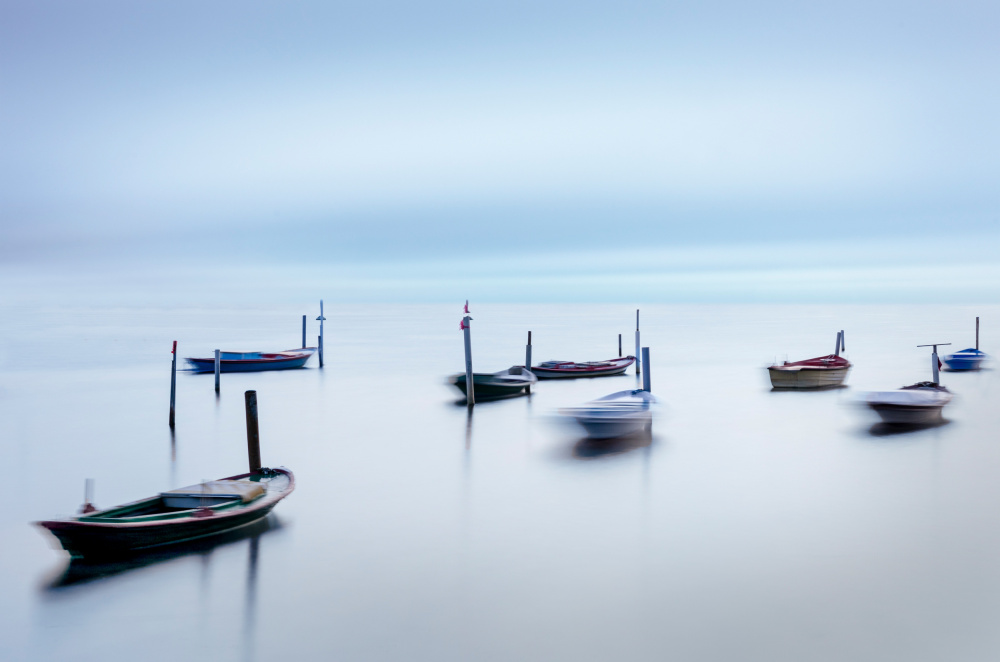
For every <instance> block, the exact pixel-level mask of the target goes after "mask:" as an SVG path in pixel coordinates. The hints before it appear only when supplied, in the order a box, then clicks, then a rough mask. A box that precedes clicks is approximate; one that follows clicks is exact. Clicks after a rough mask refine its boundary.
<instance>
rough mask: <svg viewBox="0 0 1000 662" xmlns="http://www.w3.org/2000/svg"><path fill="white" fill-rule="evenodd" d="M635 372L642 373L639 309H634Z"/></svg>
mask: <svg viewBox="0 0 1000 662" xmlns="http://www.w3.org/2000/svg"><path fill="white" fill-rule="evenodd" d="M635 374H637V375H641V374H642V357H641V356H640V355H639V310H638V309H636V311H635Z"/></svg>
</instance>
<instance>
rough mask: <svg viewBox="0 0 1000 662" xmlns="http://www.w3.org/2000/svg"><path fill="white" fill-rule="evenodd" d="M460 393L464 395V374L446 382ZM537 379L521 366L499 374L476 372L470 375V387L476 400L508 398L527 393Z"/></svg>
mask: <svg viewBox="0 0 1000 662" xmlns="http://www.w3.org/2000/svg"><path fill="white" fill-rule="evenodd" d="M448 381H449V382H450V383H451V384H452V385H453V386H455V387H456V388H457V389H458V390H460V391H461V392H462V393H466V380H465V374H464V373H460V374H457V375H454V376H452V377H451V378H450V379H449V380H448ZM537 381H538V378H537V377H535V375H534V373H533V372H531V371H530V370H525V369H524V367H523V366H514V367H512V368H509V369H508V370H502V371H500V372H494V373H489V372H476V373H473V374H472V386H473V392H474V393H475V396H476V399H477V400H494V399H498V398H509V397H512V396H516V395H521V394H524V393H526V392H527V388H528V387H529V386H531V385H532V384H534V383H536V382H537Z"/></svg>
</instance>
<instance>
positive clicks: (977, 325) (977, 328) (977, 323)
mask: <svg viewBox="0 0 1000 662" xmlns="http://www.w3.org/2000/svg"><path fill="white" fill-rule="evenodd" d="M976 351H977V352H978V351H979V318H978V317H977V318H976Z"/></svg>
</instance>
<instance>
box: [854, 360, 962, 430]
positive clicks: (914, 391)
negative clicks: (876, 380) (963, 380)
mask: <svg viewBox="0 0 1000 662" xmlns="http://www.w3.org/2000/svg"><path fill="white" fill-rule="evenodd" d="M949 344H951V343H935V344H931V345H917V347H932V348H933V349H932V350H931V377H932V380H931V381H929V382H917V383H916V384H911V385H909V386H904V387H903V388H899V389H895V390H891V391H875V392H873V393H869V394H868V395H867V396H866V398H865V402H866V404H867V405H868V406H869V407H871V408H872V409H873V410H875V412H876V413H878V415H879V416H880V417H881V418H882V420H883V421H884V422H885V423H889V424H891V425H913V426H920V425H934V424H936V423H940V422H941V421H942V417H941V410H942V409H944V406H945V405H946V404H948V403H949V402H951V397H952V396H951V391H949V390H948V389H947V388H946V387H944V386H942V385H941V383H940V366H941V362H940V361H939V360H938V353H937V348H938V346H939V345H941V346H944V345H949Z"/></svg>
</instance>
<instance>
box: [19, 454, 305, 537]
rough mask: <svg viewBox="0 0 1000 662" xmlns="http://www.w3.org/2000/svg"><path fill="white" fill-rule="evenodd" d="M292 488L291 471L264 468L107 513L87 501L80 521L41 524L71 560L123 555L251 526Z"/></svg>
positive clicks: (63, 520) (155, 497)
mask: <svg viewBox="0 0 1000 662" xmlns="http://www.w3.org/2000/svg"><path fill="white" fill-rule="evenodd" d="M294 489H295V476H294V474H292V472H291V471H288V470H286V469H267V468H261V469H258V470H257V471H255V472H252V473H246V474H240V475H238V476H230V477H229V478H222V479H220V480H213V481H207V482H204V483H201V484H198V485H191V486H188V487H182V488H178V489H175V490H169V491H167V492H161V493H160V494H158V495H156V496H153V497H149V498H146V499H141V500H139V501H133V502H132V503H127V504H124V505H121V506H115V507H113V508H108V509H107V510H96V509H93V506H90V504H89V503H88V504H87V505H86V506H85V507H84V512H83V513H81V514H80V515H77V516H76V517H71V518H67V519H58V520H47V521H44V522H38V523H37V524H38V525H39V526H41V527H43V528H45V529H47V530H48V531H49V532H50V533H52V534H53V535H54V536H55V537H56V538H57V539H58V540H59V542H60V543H61V544H62V546H63V548H64V549H65V550H66V551H68V552H69V553H70V554H71V555H73V556H77V557H84V556H115V555H125V554H129V553H132V552H136V551H139V550H144V549H149V548H153V547H161V546H164V545H170V544H173V543H179V542H185V541H188V540H194V539H197V538H204V537H206V536H212V535H215V534H219V533H224V532H228V531H232V530H234V529H237V528H239V527H242V526H246V525H248V524H252V523H254V522H257V521H258V520H260V519H261V518H263V517H266V516H267V514H268V513H270V512H271V509H272V508H274V507H275V506H276V505H277V504H278V502H279V501H281V500H282V499H284V498H285V497H286V496H288V495H289V494H291V493H292V490H294Z"/></svg>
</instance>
